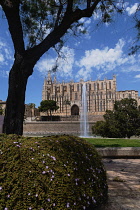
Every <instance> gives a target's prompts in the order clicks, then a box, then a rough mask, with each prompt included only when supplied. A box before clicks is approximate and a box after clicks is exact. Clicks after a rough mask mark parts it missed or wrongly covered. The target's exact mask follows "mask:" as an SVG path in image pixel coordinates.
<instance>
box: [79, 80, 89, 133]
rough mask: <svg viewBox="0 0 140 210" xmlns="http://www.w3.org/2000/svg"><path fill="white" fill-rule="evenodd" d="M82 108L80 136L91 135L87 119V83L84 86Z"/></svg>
mask: <svg viewBox="0 0 140 210" xmlns="http://www.w3.org/2000/svg"><path fill="white" fill-rule="evenodd" d="M81 105H82V109H81V114H80V136H81V137H88V136H89V124H88V119H87V94H86V84H85V83H84V84H83V86H82V104H81Z"/></svg>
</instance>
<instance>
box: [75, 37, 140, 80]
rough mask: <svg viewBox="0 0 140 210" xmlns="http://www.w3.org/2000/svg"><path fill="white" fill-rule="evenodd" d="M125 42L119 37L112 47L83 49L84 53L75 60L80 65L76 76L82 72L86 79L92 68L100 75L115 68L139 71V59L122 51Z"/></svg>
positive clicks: (78, 76)
mask: <svg viewBox="0 0 140 210" xmlns="http://www.w3.org/2000/svg"><path fill="white" fill-rule="evenodd" d="M125 44H126V43H125V41H124V40H123V39H120V40H119V41H118V43H117V44H116V45H115V47H114V48H109V47H105V48H103V49H92V50H87V51H85V55H84V56H83V57H82V58H81V59H80V60H79V61H77V62H76V64H77V66H78V67H80V70H79V71H78V73H77V78H81V76H82V74H83V79H84V80H87V79H88V78H90V77H91V73H92V72H93V69H94V70H96V72H98V74H100V75H101V74H103V72H104V73H107V72H110V71H113V70H116V69H119V71H122V72H124V71H127V72H130V71H139V70H140V69H139V67H138V66H139V65H138V62H139V61H138V60H137V59H136V58H135V56H128V55H127V54H125V53H124V51H123V48H124V45H125Z"/></svg>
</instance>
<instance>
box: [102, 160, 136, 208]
mask: <svg viewBox="0 0 140 210" xmlns="http://www.w3.org/2000/svg"><path fill="white" fill-rule="evenodd" d="M103 163H104V165H105V168H106V170H107V176H108V186H109V200H108V203H107V205H106V206H103V207H100V208H99V210H140V159H103ZM115 180H116V181H115Z"/></svg>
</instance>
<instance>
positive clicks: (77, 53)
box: [0, 0, 140, 107]
mask: <svg viewBox="0 0 140 210" xmlns="http://www.w3.org/2000/svg"><path fill="white" fill-rule="evenodd" d="M137 5H138V0H137V1H135V0H133V1H128V3H127V4H126V5H125V7H126V13H125V14H123V15H118V14H116V15H114V17H113V21H112V23H110V24H100V25H99V26H98V27H97V26H96V23H98V22H99V18H100V14H96V15H94V16H93V17H92V18H90V19H88V18H83V19H81V20H80V21H81V22H83V23H84V26H83V27H86V28H87V34H85V35H80V36H78V37H77V36H75V37H73V36H72V35H71V36H69V37H68V36H66V37H65V41H66V42H65V46H64V47H63V48H62V52H61V53H62V58H60V59H59V60H58V64H59V67H58V70H57V72H56V73H55V74H52V77H54V75H55V76H56V77H57V80H58V82H62V81H65V82H69V81H71V80H73V81H75V82H78V81H79V80H80V79H81V78H83V79H84V80H85V81H87V80H93V81H94V80H97V79H99V80H103V79H104V78H107V79H111V78H113V75H114V74H115V75H116V76H117V90H137V91H139V96H140V85H139V83H140V53H137V54H135V55H133V56H128V53H129V49H130V47H131V46H132V45H133V43H134V41H135V38H136V34H137V31H136V30H135V28H134V24H135V22H134V19H133V15H134V12H135V10H136V8H137ZM0 26H1V30H0V100H3V101H5V100H6V98H7V92H8V74H9V70H10V68H11V66H12V64H13V45H12V42H11V37H10V34H9V31H8V27H7V22H6V19H5V18H4V17H3V15H2V12H1V10H0ZM82 29H83V28H82V27H79V28H78V30H82ZM55 60H56V53H55V52H54V50H52V49H51V50H49V52H47V53H45V54H44V55H43V56H42V58H41V59H40V60H39V61H38V63H37V64H36V66H35V68H34V73H33V75H32V76H31V77H30V78H29V80H28V85H27V91H26V103H35V104H36V107H38V106H39V104H40V102H41V100H42V86H43V82H44V78H45V76H47V72H48V71H49V70H50V69H52V66H53V65H54V63H55Z"/></svg>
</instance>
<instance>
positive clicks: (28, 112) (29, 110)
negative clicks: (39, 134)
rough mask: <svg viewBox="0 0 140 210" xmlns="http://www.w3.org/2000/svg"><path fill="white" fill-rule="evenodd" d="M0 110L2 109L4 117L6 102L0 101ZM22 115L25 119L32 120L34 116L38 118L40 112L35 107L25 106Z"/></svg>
mask: <svg viewBox="0 0 140 210" xmlns="http://www.w3.org/2000/svg"><path fill="white" fill-rule="evenodd" d="M0 108H2V115H4V114H5V109H6V101H2V100H0ZM0 114H1V113H0ZM24 115H25V118H27V117H30V118H34V117H36V116H40V112H39V110H38V109H37V108H35V106H31V105H29V104H25V113H24Z"/></svg>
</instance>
